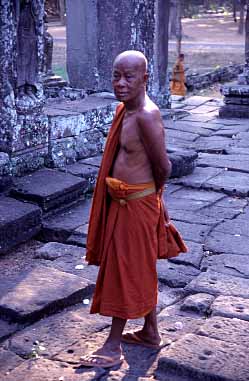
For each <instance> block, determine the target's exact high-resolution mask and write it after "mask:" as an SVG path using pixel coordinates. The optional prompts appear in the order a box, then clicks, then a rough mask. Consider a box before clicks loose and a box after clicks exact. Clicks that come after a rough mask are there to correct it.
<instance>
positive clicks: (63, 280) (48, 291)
mask: <svg viewBox="0 0 249 381" xmlns="http://www.w3.org/2000/svg"><path fill="white" fill-rule="evenodd" d="M0 284H1V289H0V318H3V319H5V320H10V321H14V322H20V323H27V322H34V321H36V320H38V319H40V318H41V317H43V316H44V315H48V314H51V313H54V312H56V311H58V310H60V309H62V308H64V307H67V306H70V305H73V304H76V303H80V302H82V300H83V299H84V298H88V297H89V296H90V295H91V294H92V292H93V289H94V283H93V282H90V281H88V280H86V279H84V278H83V277H80V276H76V275H73V274H69V273H66V272H62V271H59V270H56V269H53V268H50V267H47V266H41V265H39V267H38V266H37V267H35V268H33V269H31V270H28V271H26V272H22V273H21V274H18V275H15V276H12V277H8V278H6V277H5V278H2V279H0Z"/></svg>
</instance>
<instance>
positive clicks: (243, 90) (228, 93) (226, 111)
mask: <svg viewBox="0 0 249 381" xmlns="http://www.w3.org/2000/svg"><path fill="white" fill-rule="evenodd" d="M221 91H222V94H223V95H224V106H222V107H221V109H220V111H219V115H220V117H222V118H226V117H233V118H249V0H247V14H246V23H245V66H244V71H243V73H242V74H240V75H239V77H238V82H237V83H235V84H233V85H230V86H223V87H222V89H221Z"/></svg>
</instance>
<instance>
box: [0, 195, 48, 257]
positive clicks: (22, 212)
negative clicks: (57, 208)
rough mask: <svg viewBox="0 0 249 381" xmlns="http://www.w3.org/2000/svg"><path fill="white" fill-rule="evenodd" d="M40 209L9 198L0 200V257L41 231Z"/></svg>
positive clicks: (3, 197)
mask: <svg viewBox="0 0 249 381" xmlns="http://www.w3.org/2000/svg"><path fill="white" fill-rule="evenodd" d="M41 214H42V213H41V209H40V208H39V207H38V206H36V205H33V204H30V203H27V202H21V201H18V200H15V199H13V198H10V197H5V196H2V197H1V198H0V255H1V254H5V253H6V252H8V251H9V250H11V249H12V248H13V247H14V246H16V245H18V244H20V243H22V242H25V241H27V240H29V239H30V238H32V237H33V236H35V235H36V234H37V233H38V232H39V231H40V229H41Z"/></svg>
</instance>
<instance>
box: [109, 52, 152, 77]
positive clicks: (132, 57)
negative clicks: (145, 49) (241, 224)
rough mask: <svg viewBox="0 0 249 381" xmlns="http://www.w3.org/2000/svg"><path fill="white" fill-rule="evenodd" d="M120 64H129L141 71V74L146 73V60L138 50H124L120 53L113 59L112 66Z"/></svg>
mask: <svg viewBox="0 0 249 381" xmlns="http://www.w3.org/2000/svg"><path fill="white" fill-rule="evenodd" d="M121 62H129V64H131V65H134V66H135V67H136V68H137V69H139V70H141V73H142V74H145V73H147V68H148V62H147V59H146V57H145V55H144V54H143V53H141V52H139V51H138V50H126V51H125V52H122V53H120V54H119V55H118V56H117V57H116V58H115V60H114V63H113V66H115V65H117V64H119V63H121Z"/></svg>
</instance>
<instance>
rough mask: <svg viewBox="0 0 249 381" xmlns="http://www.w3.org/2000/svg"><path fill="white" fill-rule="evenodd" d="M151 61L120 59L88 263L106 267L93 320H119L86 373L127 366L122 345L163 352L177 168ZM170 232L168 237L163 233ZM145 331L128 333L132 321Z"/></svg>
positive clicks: (87, 360)
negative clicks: (169, 216) (150, 86)
mask: <svg viewBox="0 0 249 381" xmlns="http://www.w3.org/2000/svg"><path fill="white" fill-rule="evenodd" d="M147 79H148V74H147V61H146V58H145V56H144V55H143V54H142V53H140V52H138V51H126V52H123V53H121V54H120V55H118V56H117V58H116V59H115V61H114V65H113V73H112V84H113V89H114V92H115V95H116V97H117V99H118V100H119V101H121V102H122V103H121V104H119V106H118V107H117V111H116V115H115V117H114V120H113V124H112V127H111V129H110V132H109V135H108V139H107V143H106V147H105V152H104V155H103V159H102V164H101V167H100V171H99V175H98V179H97V184H96V188H95V192H94V197H93V204H92V209H91V215H90V222H89V233H88V241H87V255H86V259H87V261H88V262H89V264H95V265H100V270H99V274H98V279H97V283H96V289H95V294H94V297H93V303H92V306H91V313H99V314H101V315H105V316H111V317H112V326H111V330H110V334H109V336H108V338H107V340H106V341H105V343H104V345H103V346H102V347H101V348H100V349H98V350H97V351H96V352H94V353H90V354H88V355H86V356H83V357H81V360H82V361H81V363H82V364H83V365H85V366H95V367H96V366H97V367H103V368H108V367H111V366H114V365H117V364H120V363H121V362H122V360H123V355H122V351H121V345H120V344H121V341H124V342H128V343H131V344H141V345H144V346H147V347H150V348H153V349H159V348H160V347H161V346H162V340H161V337H160V335H159V332H158V328H157V318H156V304H157V272H156V260H157V258H160V256H162V255H163V253H162V251H163V250H164V249H165V248H164V245H165V242H166V240H165V230H164V229H165V226H164V224H165V215H164V213H165V211H164V208H163V205H162V202H161V193H162V187H163V186H164V183H165V181H166V179H167V177H168V176H169V174H170V171H171V163H170V161H169V159H168V156H167V151H166V147H165V134H164V127H163V122H162V119H161V116H160V112H159V109H158V107H157V106H156V105H155V104H154V103H153V102H152V100H151V99H150V98H149V97H148V95H147V94H146V82H147ZM163 232H164V234H163ZM141 317H144V326H143V328H142V329H141V330H139V331H136V332H128V333H126V334H123V330H124V327H125V324H126V321H127V319H136V318H141Z"/></svg>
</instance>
